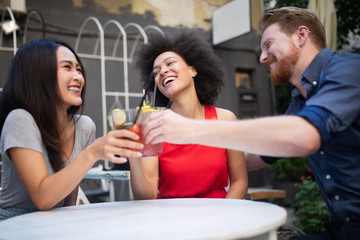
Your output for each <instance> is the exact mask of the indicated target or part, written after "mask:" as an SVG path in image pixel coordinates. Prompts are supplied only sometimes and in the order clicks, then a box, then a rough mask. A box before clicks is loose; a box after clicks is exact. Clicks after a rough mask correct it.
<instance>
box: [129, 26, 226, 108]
mask: <svg viewBox="0 0 360 240" xmlns="http://www.w3.org/2000/svg"><path fill="white" fill-rule="evenodd" d="M168 51H171V52H175V53H177V54H178V55H180V56H181V57H182V58H183V59H184V60H185V62H186V63H187V64H188V65H189V66H192V67H194V68H195V69H196V71H197V75H196V77H195V78H194V81H195V89H196V93H197V96H198V98H199V101H200V103H201V104H206V105H214V104H215V101H216V99H217V97H218V95H219V93H220V91H221V88H222V86H223V84H224V80H223V78H224V72H223V70H222V63H221V60H220V59H219V58H218V57H217V56H216V55H215V53H214V51H213V49H212V48H211V46H210V45H209V44H208V43H207V42H206V41H204V40H202V39H201V38H200V37H198V36H196V35H195V33H194V32H191V31H185V30H184V31H181V32H180V33H178V34H177V35H175V36H174V37H173V38H171V37H169V36H168V35H166V34H163V33H160V32H152V33H151V34H149V41H148V43H147V44H143V45H142V46H141V47H140V48H139V50H138V52H137V55H136V66H137V67H138V68H140V70H141V79H143V81H144V80H147V79H148V77H149V76H150V74H151V72H152V70H153V63H154V61H155V59H156V58H157V57H158V56H159V55H160V54H162V53H164V52H168ZM153 84H154V83H153ZM153 84H152V86H154V85H153ZM144 85H145V82H144ZM168 103H169V99H168V98H166V97H165V96H164V95H163V94H162V93H161V92H160V91H159V90H157V92H156V105H157V106H166V105H167V104H168Z"/></svg>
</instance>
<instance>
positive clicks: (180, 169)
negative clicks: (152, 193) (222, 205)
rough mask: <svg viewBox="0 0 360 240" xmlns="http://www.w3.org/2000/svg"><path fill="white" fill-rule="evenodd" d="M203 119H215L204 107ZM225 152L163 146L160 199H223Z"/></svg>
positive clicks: (165, 144) (225, 175) (208, 107)
mask: <svg viewBox="0 0 360 240" xmlns="http://www.w3.org/2000/svg"><path fill="white" fill-rule="evenodd" d="M205 119H217V114H216V109H215V107H212V106H207V105H205ZM228 177H229V176H228V166H227V153H226V149H224V148H214V147H208V146H203V145H197V144H170V143H163V152H162V154H161V155H160V156H159V198H225V196H226V193H227V192H226V190H225V187H226V186H227V185H228Z"/></svg>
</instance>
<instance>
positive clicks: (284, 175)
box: [268, 157, 311, 183]
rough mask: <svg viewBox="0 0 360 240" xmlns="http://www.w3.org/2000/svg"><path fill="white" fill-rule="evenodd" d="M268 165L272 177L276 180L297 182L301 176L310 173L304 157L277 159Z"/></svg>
mask: <svg viewBox="0 0 360 240" xmlns="http://www.w3.org/2000/svg"><path fill="white" fill-rule="evenodd" d="M268 167H269V169H270V171H271V174H272V176H273V178H274V179H275V180H278V181H288V182H294V183H299V182H301V177H303V176H309V175H311V173H310V172H309V164H308V162H307V159H306V157H294V158H283V159H279V160H278V161H276V163H274V164H271V165H269V166H268Z"/></svg>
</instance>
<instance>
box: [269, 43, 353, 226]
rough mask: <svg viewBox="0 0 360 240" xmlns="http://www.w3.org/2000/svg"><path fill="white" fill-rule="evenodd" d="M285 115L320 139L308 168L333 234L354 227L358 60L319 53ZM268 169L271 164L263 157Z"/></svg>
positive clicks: (293, 93) (327, 52)
mask: <svg viewBox="0 0 360 240" xmlns="http://www.w3.org/2000/svg"><path fill="white" fill-rule="evenodd" d="M300 83H301V85H302V86H303V87H304V88H305V89H306V93H307V99H304V98H303V96H302V95H301V94H300V92H299V90H298V89H297V88H294V89H293V90H292V97H293V99H292V102H291V104H290V106H289V108H288V110H287V111H286V113H285V114H286V115H298V116H300V117H303V118H305V119H307V120H308V121H309V122H310V123H311V124H313V125H314V126H315V127H316V128H317V129H318V131H319V133H320V135H321V140H322V144H321V148H320V149H319V150H318V152H316V153H315V154H313V155H311V156H308V162H309V165H310V167H311V169H312V172H313V174H314V177H315V180H316V182H317V183H318V185H319V187H320V189H321V191H322V193H323V196H324V199H325V201H326V203H327V206H328V208H329V211H330V214H331V220H332V223H333V224H334V225H333V226H334V227H335V228H338V227H340V226H342V225H344V224H346V223H347V222H352V221H360V55H359V54H350V53H346V54H340V55H337V54H335V52H334V51H332V50H330V49H327V48H325V49H323V50H322V51H320V52H319V53H318V54H317V55H316V57H315V58H314V59H313V61H312V62H311V63H310V65H309V66H308V67H307V68H306V70H305V72H304V73H303V77H302V79H301V80H300ZM263 160H264V161H266V162H268V163H273V162H275V159H272V158H267V157H263Z"/></svg>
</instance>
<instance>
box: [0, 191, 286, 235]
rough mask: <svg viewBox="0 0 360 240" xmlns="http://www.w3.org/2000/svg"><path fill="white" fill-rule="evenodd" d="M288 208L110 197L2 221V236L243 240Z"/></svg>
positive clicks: (269, 226) (274, 223)
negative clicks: (130, 199)
mask: <svg viewBox="0 0 360 240" xmlns="http://www.w3.org/2000/svg"><path fill="white" fill-rule="evenodd" d="M285 221H286V211H285V209H283V208H281V207H279V206H276V205H273V204H269V203H265V202H255V201H249V200H233V199H194V198H190V199H168V200H144V201H123V202H106V203H95V204H88V205H78V206H72V207H64V208H59V209H54V210H51V211H41V212H34V213H30V214H25V215H22V216H18V217H14V218H10V219H8V220H5V221H2V222H0V239H37V240H41V239H243V238H249V237H254V236H257V235H261V234H266V233H267V232H272V233H273V232H274V231H275V230H276V228H277V227H279V226H280V225H281V224H283V223H285Z"/></svg>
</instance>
